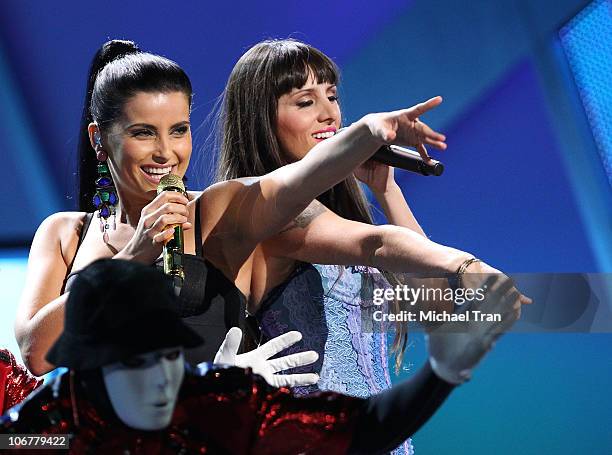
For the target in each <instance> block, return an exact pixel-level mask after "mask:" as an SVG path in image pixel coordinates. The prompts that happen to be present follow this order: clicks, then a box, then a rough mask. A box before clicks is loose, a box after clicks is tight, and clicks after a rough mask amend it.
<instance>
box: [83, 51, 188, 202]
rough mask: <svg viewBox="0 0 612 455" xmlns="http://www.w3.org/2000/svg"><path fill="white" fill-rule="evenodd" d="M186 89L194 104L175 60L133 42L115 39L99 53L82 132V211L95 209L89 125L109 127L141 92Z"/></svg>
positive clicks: (91, 74)
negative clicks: (92, 123)
mask: <svg viewBox="0 0 612 455" xmlns="http://www.w3.org/2000/svg"><path fill="white" fill-rule="evenodd" d="M174 91H177V92H182V93H184V94H185V95H186V96H187V98H188V100H189V104H190V105H191V99H192V96H193V91H192V88H191V81H190V80H189V77H188V76H187V74H186V73H185V72H184V71H183V69H182V68H181V67H180V66H179V65H178V64H177V63H175V62H173V61H172V60H168V59H167V58H164V57H161V56H159V55H154V54H149V53H146V52H141V51H140V49H139V48H138V46H136V44H134V43H133V42H132V41H124V40H111V41H108V42H106V43H104V44H103V45H102V47H100V49H99V50H98V51H97V52H96V55H95V56H94V58H93V60H92V62H91V65H90V67H89V74H88V76H87V89H86V92H85V102H84V104H83V113H82V115H81V128H80V131H79V146H78V150H79V157H78V160H79V162H78V170H77V173H78V177H77V181H78V188H77V194H78V195H79V210H80V211H85V212H87V211H90V210H92V209H93V204H92V201H91V198H92V196H93V194H94V192H95V184H94V181H95V179H96V157H95V154H94V152H93V150H92V148H91V143H90V141H89V134H88V131H87V126H88V125H89V124H90V123H91V122H96V123H97V124H98V126H99V128H100V130H101V131H104V130H107V129H108V128H110V126H111V125H112V124H113V122H115V121H116V120H117V119H119V117H120V116H121V114H122V112H123V107H124V106H125V103H126V102H127V100H128V99H129V98H131V97H132V96H134V95H135V94H136V93H138V92H149V93H151V92H162V93H168V92H174Z"/></svg>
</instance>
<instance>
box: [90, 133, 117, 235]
mask: <svg viewBox="0 0 612 455" xmlns="http://www.w3.org/2000/svg"><path fill="white" fill-rule="evenodd" d="M94 140H95V143H96V158H97V159H98V166H97V170H98V176H97V177H96V193H95V194H94V197H93V199H92V201H93V204H94V207H95V208H96V210H97V211H98V218H99V219H100V231H101V232H102V238H103V239H104V243H108V231H109V229H110V225H109V218H110V217H111V216H112V217H113V230H115V229H117V220H116V211H115V206H116V205H117V202H118V198H117V191H116V190H115V184H114V182H113V179H112V177H111V174H110V171H109V169H108V163H107V162H106V161H107V159H108V155H107V153H106V152H105V151H104V150H102V141H101V139H100V135H99V134H98V133H95V135H94Z"/></svg>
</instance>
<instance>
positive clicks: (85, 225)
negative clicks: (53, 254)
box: [66, 213, 94, 279]
mask: <svg viewBox="0 0 612 455" xmlns="http://www.w3.org/2000/svg"><path fill="white" fill-rule="evenodd" d="M93 216H94V214H93V213H86V214H85V218H84V219H83V227H82V228H81V232H80V233H79V242H78V243H77V247H76V251H75V252H74V256H72V261H70V265H69V266H68V270H67V274H66V279H68V277H69V276H70V275H71V272H72V266H73V265H74V260H75V259H76V257H77V253H78V252H79V248H81V244H82V243H83V240H84V239H85V236H86V235H87V231H88V230H89V225H90V224H91V220H92V218H93Z"/></svg>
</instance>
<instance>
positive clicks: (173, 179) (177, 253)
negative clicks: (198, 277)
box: [157, 174, 187, 295]
mask: <svg viewBox="0 0 612 455" xmlns="http://www.w3.org/2000/svg"><path fill="white" fill-rule="evenodd" d="M162 191H176V192H178V193H181V194H183V195H184V196H187V193H186V192H185V184H184V183H183V180H182V179H181V178H180V177H179V176H177V175H174V174H166V175H164V176H163V177H162V178H161V180H160V181H159V184H158V185H157V194H159V193H161V192H162ZM184 244H185V243H184V241H183V226H182V225H180V224H175V225H174V236H173V237H172V238H171V239H170V240H168V241H167V242H166V243H165V245H164V273H165V274H166V275H169V276H170V277H171V278H172V281H173V282H174V291H175V292H176V293H177V295H178V293H180V290H181V288H182V287H183V281H184V280H185V272H184V271H183V251H184Z"/></svg>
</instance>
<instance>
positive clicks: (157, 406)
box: [155, 402, 168, 408]
mask: <svg viewBox="0 0 612 455" xmlns="http://www.w3.org/2000/svg"><path fill="white" fill-rule="evenodd" d="M166 406H168V403H167V402H166V403H155V407H156V408H163V407H166Z"/></svg>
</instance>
